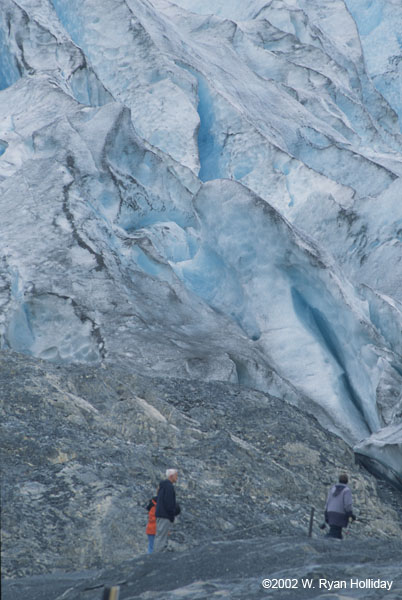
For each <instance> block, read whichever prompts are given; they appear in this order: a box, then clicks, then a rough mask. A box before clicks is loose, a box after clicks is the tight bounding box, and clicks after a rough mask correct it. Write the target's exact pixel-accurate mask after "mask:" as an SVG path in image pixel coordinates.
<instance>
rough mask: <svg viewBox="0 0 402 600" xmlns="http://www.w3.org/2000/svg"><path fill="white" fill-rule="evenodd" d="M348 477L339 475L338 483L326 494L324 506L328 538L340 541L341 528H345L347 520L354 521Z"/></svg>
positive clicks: (342, 474)
mask: <svg viewBox="0 0 402 600" xmlns="http://www.w3.org/2000/svg"><path fill="white" fill-rule="evenodd" d="M347 483H348V476H347V475H346V474H345V473H341V474H340V475H339V483H337V484H335V485H333V486H332V487H331V489H330V490H329V493H328V499H327V504H326V506H325V522H326V523H328V525H329V533H328V537H332V538H337V539H339V540H341V539H342V528H343V527H347V526H348V523H349V519H352V521H354V520H355V519H356V517H355V515H354V514H353V502H352V492H351V491H350V488H349V486H348V485H347Z"/></svg>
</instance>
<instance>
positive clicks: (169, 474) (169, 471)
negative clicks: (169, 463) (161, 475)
mask: <svg viewBox="0 0 402 600" xmlns="http://www.w3.org/2000/svg"><path fill="white" fill-rule="evenodd" d="M176 473H177V469H166V477H167V478H168V479H169V477H171V476H172V475H176Z"/></svg>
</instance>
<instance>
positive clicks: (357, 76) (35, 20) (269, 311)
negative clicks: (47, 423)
mask: <svg viewBox="0 0 402 600" xmlns="http://www.w3.org/2000/svg"><path fill="white" fill-rule="evenodd" d="M394 5H395V3H394V1H393V0H377V1H376V2H371V3H367V2H365V0H345V1H343V0H331V1H330V0H325V1H321V0H320V1H318V0H292V1H291V2H290V1H289V2H282V1H279V0H271V1H268V2H266V1H263V0H252V1H250V2H240V1H235V0H233V1H231V2H223V1H221V0H219V1H218V0H216V1H214V2H209V1H207V0H205V1H203V2H198V1H195V0H191V1H190V0H177V2H175V3H171V2H168V1H167V0H125V1H123V0H96V1H95V0H88V1H87V2H79V1H76V0H52V1H50V0H19V1H18V2H15V1H13V0H3V3H2V13H1V19H0V50H1V55H0V90H1V91H0V213H1V214H0V219H1V261H0V306H1V314H0V336H1V337H0V339H1V346H2V347H3V348H5V349H14V350H17V351H18V352H21V353H26V354H30V355H33V356H38V357H41V358H45V359H47V360H51V361H55V362H65V363H69V362H77V361H78V362H83V363H99V362H110V363H113V364H115V363H117V364H118V363H121V362H124V363H127V364H129V365H130V366H131V367H132V368H133V369H134V370H137V371H138V370H141V371H144V372H147V373H151V374H153V375H162V374H163V375H167V376H169V375H174V376H178V377H185V378H192V379H203V380H225V381H230V382H233V383H238V384H240V385H244V386H249V387H253V388H258V389H260V390H263V391H269V392H270V393H271V394H273V395H276V396H278V397H280V398H282V399H284V400H286V401H288V402H291V403H293V404H297V405H298V406H300V407H302V408H303V409H305V410H307V411H308V412H310V413H313V414H314V415H315V416H317V417H318V418H319V420H320V421H321V423H323V424H324V425H325V426H326V427H327V428H328V429H330V430H331V431H334V432H336V433H338V434H339V435H341V436H342V437H343V438H344V439H345V440H347V441H348V442H349V443H350V444H353V445H355V444H358V446H357V447H358V448H359V450H358V452H359V455H362V456H363V455H364V456H366V457H370V459H369V458H367V460H373V461H374V460H377V461H378V462H379V463H381V465H383V467H382V472H383V473H387V474H388V475H389V474H390V473H391V472H392V473H396V475H395V476H394V475H392V477H391V478H392V479H393V481H394V482H397V481H399V480H398V477H400V476H401V472H400V471H401V469H402V466H399V467H398V457H400V459H401V460H400V462H399V465H402V451H401V445H400V440H399V441H398V439H399V437H400V436H401V432H400V428H399V427H398V423H399V422H400V409H399V408H398V407H399V406H400V390H401V388H402V333H401V330H402V309H401V302H402V286H401V281H402V203H401V197H402V195H401V194H402V185H401V176H402V137H401V128H400V118H398V117H400V104H399V103H398V94H397V93H396V92H395V90H396V89H397V87H396V86H397V85H398V84H399V83H398V82H400V76H399V75H398V73H399V69H400V64H402V61H400V60H399V58H400V52H399V55H398V50H397V45H398V34H397V32H396V30H395V25H394V23H393V22H392V10H391V9H392V8H393V7H394ZM3 8H4V10H3ZM398 14H399V13H398ZM366 17H367V18H366ZM385 31H386V32H389V33H390V36H388V38H387V40H388V41H387V44H386V45H384V46H381V48H380V47H379V46H378V44H376V45H375V49H376V50H375V51H376V55H374V53H373V48H374V44H373V39H374V40H375V39H376V37H375V36H378V35H382V34H381V32H385ZM391 33H392V35H391ZM373 36H374V37H373ZM398 56H399V58H398ZM398 419H399V420H398ZM391 431H392V436H391V437H387V436H386V435H385V433H384V432H391ZM387 435H388V433H387ZM387 469H388V470H387ZM377 471H379V469H377Z"/></svg>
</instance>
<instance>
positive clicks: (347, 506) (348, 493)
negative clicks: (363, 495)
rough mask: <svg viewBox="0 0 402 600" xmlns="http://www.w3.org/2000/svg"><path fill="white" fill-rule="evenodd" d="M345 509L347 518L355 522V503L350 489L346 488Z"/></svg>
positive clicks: (344, 496)
mask: <svg viewBox="0 0 402 600" xmlns="http://www.w3.org/2000/svg"><path fill="white" fill-rule="evenodd" d="M343 508H344V511H345V514H346V516H347V517H349V518H350V519H352V521H354V520H355V519H356V517H355V515H354V514H353V502H352V492H351V491H350V489H349V488H346V490H345V492H344V494H343Z"/></svg>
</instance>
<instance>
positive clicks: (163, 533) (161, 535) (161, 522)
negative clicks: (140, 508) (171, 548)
mask: <svg viewBox="0 0 402 600" xmlns="http://www.w3.org/2000/svg"><path fill="white" fill-rule="evenodd" d="M170 527H171V523H170V521H169V519H156V539H155V550H154V551H155V552H163V551H164V550H166V547H167V543H168V535H169V530H170Z"/></svg>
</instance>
